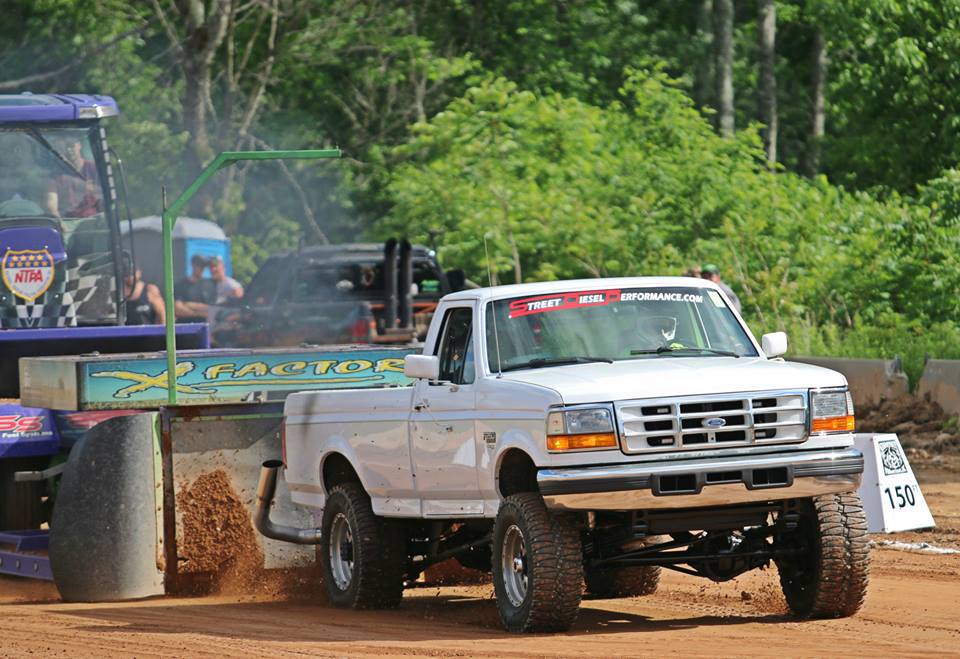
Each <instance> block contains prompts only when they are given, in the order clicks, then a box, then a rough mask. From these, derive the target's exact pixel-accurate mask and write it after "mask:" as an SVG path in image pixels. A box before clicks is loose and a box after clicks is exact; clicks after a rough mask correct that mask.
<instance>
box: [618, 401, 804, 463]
mask: <svg viewBox="0 0 960 659" xmlns="http://www.w3.org/2000/svg"><path fill="white" fill-rule="evenodd" d="M614 407H615V409H616V413H617V423H618V425H619V429H620V441H621V446H622V447H623V450H624V452H625V453H642V452H651V451H679V450H695V449H708V448H722V447H726V446H751V445H757V444H761V445H762V444H781V443H786V442H801V441H803V440H804V439H806V437H807V395H806V392H803V391H759V392H750V393H741V394H728V395H719V396H718V395H713V396H683V397H676V398H658V399H644V400H630V401H620V402H618V403H615V405H614Z"/></svg>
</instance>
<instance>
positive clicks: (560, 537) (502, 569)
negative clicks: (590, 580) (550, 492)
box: [491, 492, 583, 632]
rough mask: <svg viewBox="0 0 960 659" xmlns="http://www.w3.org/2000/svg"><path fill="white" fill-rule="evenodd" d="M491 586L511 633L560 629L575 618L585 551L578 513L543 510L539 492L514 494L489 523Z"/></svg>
mask: <svg viewBox="0 0 960 659" xmlns="http://www.w3.org/2000/svg"><path fill="white" fill-rule="evenodd" d="M491 562H492V565H493V586H494V591H495V593H496V596H497V608H498V609H499V610H500V618H501V620H503V626H504V627H505V628H506V629H507V631H511V632H558V631H566V630H567V629H570V627H571V626H572V625H573V623H574V621H575V620H576V619H577V613H578V611H579V609H580V597H581V595H582V593H583V552H582V549H581V545H580V531H579V528H578V525H577V521H576V518H573V517H571V516H568V515H555V514H552V513H551V512H550V511H548V510H547V508H546V506H545V505H544V503H543V499H542V498H541V497H540V495H539V494H535V493H530V492H525V493H520V494H513V495H511V496H509V497H507V498H506V499H504V501H503V503H502V504H501V505H500V510H499V512H498V513H497V519H496V522H495V524H494V527H493V543H492V561H491Z"/></svg>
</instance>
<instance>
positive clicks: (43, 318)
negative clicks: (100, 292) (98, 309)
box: [0, 261, 77, 329]
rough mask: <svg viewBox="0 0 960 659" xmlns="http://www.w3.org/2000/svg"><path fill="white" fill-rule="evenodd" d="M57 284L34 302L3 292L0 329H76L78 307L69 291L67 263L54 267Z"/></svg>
mask: <svg viewBox="0 0 960 659" xmlns="http://www.w3.org/2000/svg"><path fill="white" fill-rule="evenodd" d="M53 272H54V274H53V284H52V285H51V286H50V288H49V289H47V291H46V292H45V293H44V294H43V295H41V296H40V297H38V298H37V299H36V300H33V301H32V302H27V301H26V300H24V299H23V298H20V297H17V296H16V295H14V294H13V293H12V292H11V291H10V290H9V289H6V287H4V290H2V291H0V329H24V328H36V327H74V326H75V325H76V324H77V314H76V306H75V305H74V303H73V297H72V296H71V294H70V293H69V292H68V291H67V290H66V284H67V282H65V281H64V280H65V279H66V277H65V276H64V273H65V272H66V268H65V267H64V264H63V262H62V261H61V262H60V263H57V264H55V265H54V271H53Z"/></svg>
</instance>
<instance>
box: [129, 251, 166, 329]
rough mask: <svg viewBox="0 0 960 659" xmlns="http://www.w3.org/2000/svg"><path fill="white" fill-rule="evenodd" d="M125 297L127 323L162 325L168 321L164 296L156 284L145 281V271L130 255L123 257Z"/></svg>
mask: <svg viewBox="0 0 960 659" xmlns="http://www.w3.org/2000/svg"><path fill="white" fill-rule="evenodd" d="M123 299H124V300H126V309H127V322H126V324H127V325H157V324H159V325H162V324H163V323H164V322H166V313H165V312H166V307H165V306H164V304H163V296H162V295H161V294H160V289H159V288H157V286H156V285H155V284H148V283H147V282H145V281H143V272H142V271H141V270H140V268H134V267H133V263H132V262H131V261H130V258H129V256H128V255H126V254H125V255H124V259H123Z"/></svg>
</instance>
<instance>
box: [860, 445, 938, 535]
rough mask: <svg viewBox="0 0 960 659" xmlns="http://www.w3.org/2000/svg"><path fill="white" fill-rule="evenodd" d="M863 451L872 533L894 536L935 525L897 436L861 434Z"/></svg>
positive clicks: (862, 489) (863, 488) (865, 500)
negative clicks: (894, 533)
mask: <svg viewBox="0 0 960 659" xmlns="http://www.w3.org/2000/svg"><path fill="white" fill-rule="evenodd" d="M854 443H855V444H856V446H857V448H858V449H860V450H861V451H862V452H863V481H862V482H861V483H860V498H861V499H862V500H863V508H864V512H866V514H867V527H868V531H869V532H870V533H893V532H896V531H909V530H911V529H925V528H930V527H932V526H935V525H936V524H935V522H934V521H933V515H931V514H930V509H929V508H928V507H927V502H926V500H925V499H924V498H923V493H922V492H920V485H919V484H918V483H917V478H916V476H914V475H913V470H912V469H911V468H910V463H909V462H908V461H907V456H906V454H905V453H904V452H903V447H902V446H900V440H899V439H898V438H897V436H896V435H893V434H884V435H874V434H858V435H854Z"/></svg>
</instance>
